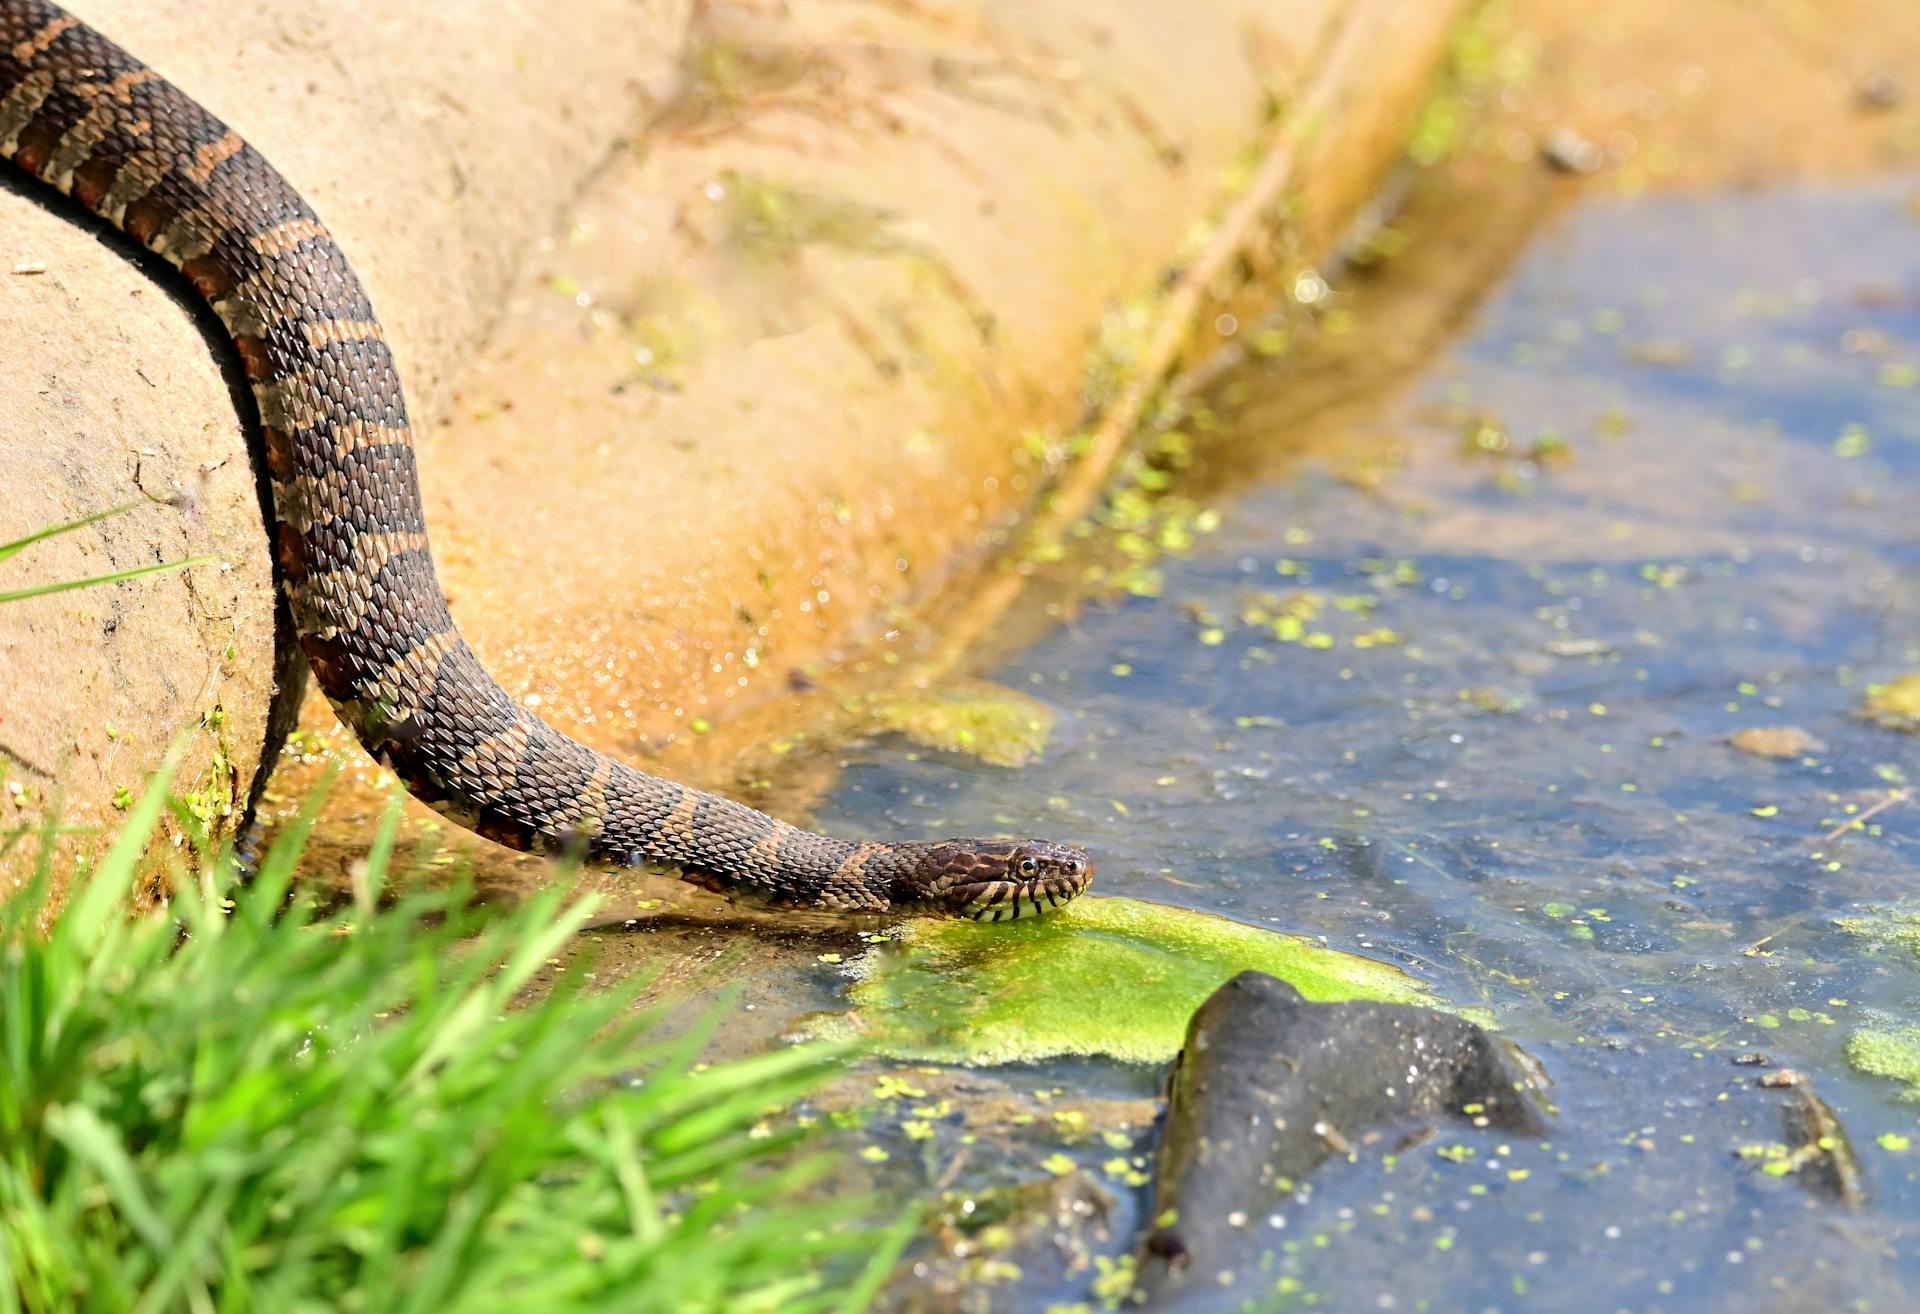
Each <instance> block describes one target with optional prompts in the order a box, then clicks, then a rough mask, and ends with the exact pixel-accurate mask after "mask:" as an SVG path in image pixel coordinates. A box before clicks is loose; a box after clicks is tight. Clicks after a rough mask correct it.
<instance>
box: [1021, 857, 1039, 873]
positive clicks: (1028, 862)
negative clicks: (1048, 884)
mask: <svg viewBox="0 0 1920 1314" xmlns="http://www.w3.org/2000/svg"><path fill="white" fill-rule="evenodd" d="M1039 870H1040V864H1039V863H1037V862H1035V861H1034V860H1033V859H1032V858H1022V859H1020V874H1021V875H1022V876H1031V875H1033V874H1034V873H1035V872H1037V871H1039Z"/></svg>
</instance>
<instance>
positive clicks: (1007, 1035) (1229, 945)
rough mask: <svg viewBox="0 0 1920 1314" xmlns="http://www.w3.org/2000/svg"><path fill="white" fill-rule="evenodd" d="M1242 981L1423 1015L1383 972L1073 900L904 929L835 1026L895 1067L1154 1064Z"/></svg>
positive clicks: (870, 966) (1270, 935) (1402, 984)
mask: <svg viewBox="0 0 1920 1314" xmlns="http://www.w3.org/2000/svg"><path fill="white" fill-rule="evenodd" d="M1248 969H1252V970H1254V971H1260V972H1267V973H1270V974H1272V975H1274V976H1277V977H1279V978H1281V979H1282V980H1285V981H1288V982H1291V983H1292V984H1293V986H1294V987H1295V988H1296V989H1298V990H1299V991H1300V993H1301V994H1303V995H1305V996H1306V997H1307V998H1308V999H1312V1000H1333V999H1374V1000H1383V1001H1386V1002H1388V1003H1404V1004H1429V1005H1430V1004H1432V1003H1434V1000H1433V998H1432V997H1431V996H1430V995H1429V994H1428V993H1427V991H1426V989H1425V988H1424V987H1423V986H1422V985H1421V983H1420V982H1419V981H1417V980H1416V979H1415V978H1413V977H1411V976H1409V975H1407V974H1406V973H1405V972H1402V971H1401V970H1400V969H1399V968H1397V967H1393V966H1391V965H1389V964H1386V963H1380V962H1375V961H1374V960H1372V959H1370V958H1360V957H1358V956H1356V955H1353V954H1344V953H1340V952H1337V951H1335V950H1332V949H1328V948H1325V947H1324V946H1322V945H1320V944H1319V943H1317V942H1315V941H1312V940H1308V939H1304V938H1302V937H1299V936H1292V935H1280V934H1277V933H1275V932H1273V931H1264V930H1261V929H1259V928H1258V927H1253V926H1247V925H1244V924H1242V923H1240V922H1234V921H1229V920H1227V919H1226V918H1224V917H1214V916H1211V915H1209V914H1207V913H1198V912H1190V911H1187V910H1186V909H1182V908H1170V907H1164V906H1161V905H1159V904H1151V903H1142V902H1140V901H1139V900H1135V899H1102V898H1082V899H1079V900H1078V901H1076V902H1075V903H1073V904H1071V905H1069V906H1068V907H1067V908H1065V909H1062V910H1061V911H1060V912H1058V913H1055V914H1052V915H1049V916H1046V917H1042V918H1039V919H1037V920H1035V921H1031V922H1026V921H1021V922H1000V923H996V924H994V925H981V924H979V923H976V922H968V921H957V920H953V921H938V920H926V921H918V922H914V923H912V924H910V925H909V926H907V927H906V928H905V931H904V934H903V935H902V937H901V938H900V939H898V940H896V941H894V942H891V943H889V944H887V945H883V946H878V947H876V948H874V949H873V950H870V951H869V952H868V954H867V955H866V956H865V957H864V958H863V959H862V960H861V961H860V962H859V963H858V964H857V965H856V971H857V972H858V973H859V974H860V979H859V980H858V981H857V982H856V983H855V984H854V986H853V987H852V989H851V990H850V991H849V997H850V999H851V1001H852V1003H853V1006H854V1007H853V1012H852V1015H851V1016H850V1017H849V1018H845V1019H843V1021H844V1022H845V1023H846V1024H848V1025H851V1027H852V1028H853V1029H855V1030H856V1031H858V1032H859V1033H860V1034H861V1035H862V1036H863V1037H865V1038H866V1039H867V1040H869V1041H870V1042H871V1043H873V1044H875V1045H876V1046H877V1047H878V1048H879V1050H880V1051H881V1052H882V1053H884V1054H887V1055H890V1056H892V1057H895V1058H901V1059H907V1060H915V1061H932V1062H945V1063H965V1064H994V1063H1018V1062H1024V1061H1029V1060H1035V1059H1043V1058H1051V1057H1055V1056H1058V1055H1064V1054H1086V1055H1093V1054H1104V1055H1108V1056H1110V1057H1112V1058H1117V1059H1120V1060H1122V1061H1124V1062H1129V1063H1161V1062H1165V1061H1167V1060H1168V1059H1171V1058H1172V1057H1173V1056H1174V1055H1175V1054H1176V1053H1177V1052H1178V1051H1179V1049H1180V1045H1181V1042H1182V1041H1183V1040H1184V1039H1185V1037H1186V1030H1187V1019H1188V1018H1189V1017H1191V1016H1192V1014H1193V1010H1194V1009H1196V1008H1198V1007H1199V1006H1200V1004H1201V1002H1202V1001H1203V1000H1205V999H1206V997H1207V996H1208V995H1209V994H1211V993H1212V992H1213V991H1214V990H1215V989H1217V988H1218V987H1219V986H1220V985H1221V984H1223V983H1224V982H1226V981H1227V980H1228V979H1229V978H1230V977H1232V976H1233V975H1234V974H1235V973H1237V972H1241V971H1244V970H1248ZM829 1029H831V1028H829Z"/></svg>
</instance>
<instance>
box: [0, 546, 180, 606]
mask: <svg viewBox="0 0 1920 1314" xmlns="http://www.w3.org/2000/svg"><path fill="white" fill-rule="evenodd" d="M212 560H213V558H212V557H209V556H199V557H186V558H183V559H182V560H179V561H162V562H159V563H157V564H155V565H151V566H135V567H134V568H133V569H131V570H116V571H114V572H113V573H112V574H110V575H91V576H89V577H87V578H86V579H63V580H59V581H56V582H55V583H52V584H35V585H33V586H31V587H30V588H24V589H12V590H9V591H6V592H0V603H8V602H25V601H26V600H27V599H28V598H44V597H46V596H47V595H48V594H49V593H65V592H66V591H67V590H69V589H88V588H92V587H93V586H94V585H96V584H118V583H120V582H121V581H123V580H129V579H139V578H140V577H141V576H142V575H158V574H159V573H160V572H162V571H166V570H185V569H186V568H187V567H189V566H204V565H206V564H207V563H208V562H209V561H212Z"/></svg>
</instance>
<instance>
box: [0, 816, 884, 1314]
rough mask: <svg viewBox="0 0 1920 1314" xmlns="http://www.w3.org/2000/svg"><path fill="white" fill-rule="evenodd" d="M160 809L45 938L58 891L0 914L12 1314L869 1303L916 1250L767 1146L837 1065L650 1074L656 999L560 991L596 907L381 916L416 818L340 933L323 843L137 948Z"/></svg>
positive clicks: (430, 910) (123, 839)
mask: <svg viewBox="0 0 1920 1314" xmlns="http://www.w3.org/2000/svg"><path fill="white" fill-rule="evenodd" d="M164 793H165V790H164V788H163V786H162V785H160V784H159V783H155V784H153V785H151V786H150V787H149V788H148V789H147V790H146V792H145V794H144V795H143V796H142V797H141V799H140V800H139V801H138V802H137V803H135V804H134V806H133V808H132V809H131V811H130V813H129V816H128V821H127V825H126V827H125V828H124V830H123V831H122V833H121V834H120V835H119V836H118V838H117V840H116V842H115V843H114V845H113V846H112V849H111V851H110V852H109V853H108V854H107V855H106V857H105V858H104V859H103V860H102V861H101V862H100V863H99V864H98V866H97V867H96V868H95V869H94V870H93V871H92V872H91V873H90V874H86V875H84V876H76V879H75V882H74V886H73V892H72V895H71V897H70V899H69V901H68V903H67V905H66V907H65V909H64V910H63V912H62V913H61V915H60V916H59V918H58V920H57V921H55V922H54V923H53V926H52V929H51V930H50V931H49V932H47V933H46V934H44V935H43V934H40V933H39V932H38V931H37V930H36V927H37V926H38V925H40V924H41V919H42V918H43V916H44V914H45V913H46V911H47V910H46V909H45V907H44V906H43V905H44V903H45V895H44V891H45V889H46V888H47V887H48V885H49V882H48V880H47V877H48V874H49V873H48V871H47V870H46V869H47V867H48V866H49V865H50V863H51V859H50V858H47V859H43V860H42V862H41V864H40V868H41V869H40V871H39V872H38V874H37V876H36V878H35V880H34V882H33V883H32V884H31V885H29V886H28V887H27V888H26V889H23V890H21V891H19V892H16V893H15V894H14V895H13V896H12V897H11V898H10V899H8V900H7V901H6V902H5V903H4V904H0V1311H29V1312H31V1314H41V1312H50V1311H56V1310H59V1311H65V1310H137V1311H154V1312H158V1311H171V1310H187V1311H215V1310H219V1311H240V1310H271V1311H274V1312H275V1314H294V1312H297V1311H322V1310H324V1311H336V1310H344V1311H355V1310H365V1311H377V1312H379V1314H387V1312H389V1311H393V1312H399V1311H410V1310H419V1311H436V1312H439V1311H490V1310H501V1311H507V1310H514V1311H521V1310H542V1311H567V1310H584V1309H588V1308H593V1309H612V1308H618V1309H620V1310H623V1311H649V1310H660V1311H668V1310H672V1311H676V1312H678V1311H707V1310H712V1311H721V1310H727V1311H733V1310H747V1311H752V1310H765V1311H773V1310H779V1311H826V1310H853V1309H857V1308H859V1307H860V1306H862V1305H863V1304H864V1303H865V1301H866V1299H867V1298H868V1297H869V1296H870V1294H871V1290H872V1288H873V1287H874V1286H875V1285H877V1283H878V1281H879V1279H880V1276H881V1274H882V1273H883V1272H884V1269H885V1266H886V1264H887V1262H888V1261H889V1260H890V1258H891V1256H892V1255H893V1254H894V1253H897V1249H898V1246H899V1244H900V1243H901V1241H902V1240H903V1239H904V1238H903V1236H902V1235H901V1233H900V1231H899V1228H898V1227H895V1228H892V1229H889V1230H887V1231H886V1232H885V1233H884V1234H883V1233H880V1232H878V1231H876V1230H874V1229H872V1228H870V1227H869V1226H867V1222H868V1215H867V1213H866V1209H867V1206H866V1204H865V1203H864V1202H861V1201H849V1200H841V1201H837V1202H828V1203H816V1204H811V1205H803V1204H800V1203H796V1202H795V1201H794V1199H793V1196H794V1194H795V1193H796V1192H798V1191H801V1190H802V1189H803V1188H805V1187H806V1186H807V1185H808V1184H809V1183H810V1182H812V1181H814V1180H815V1179H816V1178H817V1176H818V1174H819V1173H820V1171H821V1170H822V1168H823V1167H824V1161H823V1159H822V1157H821V1156H820V1155H818V1154H816V1153H811V1152H808V1151H806V1150H805V1149H804V1147H800V1146H798V1145H796V1144H795V1141H796V1138H797V1137H798V1136H800V1135H801V1133H799V1132H797V1131H791V1130H785V1131H783V1130H769V1123H770V1122H771V1123H773V1124H775V1125H777V1124H779V1123H780V1122H781V1121H782V1120H781V1119H778V1118H770V1116H769V1115H772V1114H774V1113H775V1111H776V1110H779V1109H781V1108H783V1107H784V1106H786V1105H788V1104H789V1103H791V1102H792V1101H793V1100H795V1099H797V1098H798V1097H800V1096H802V1095H804V1094H805V1093H806V1092H807V1091H808V1090H810V1089H811V1088H812V1087H813V1086H814V1085H816V1084H817V1083H818V1082H819V1081H820V1080H822V1079H823V1078H824V1077H825V1076H826V1075H828V1073H829V1072H830V1071H831V1070H832V1068H833V1067H835V1066H836V1065H837V1063H838V1061H839V1059H840V1058H841V1057H842V1055H841V1053H840V1052H839V1051H836V1050H834V1049H832V1048H830V1047H823V1046H810V1047H802V1048H793V1049H784V1050H780V1051H776V1052H771V1053H768V1054H765V1055H761V1056H758V1057H755V1058H752V1059H747V1060H742V1061H737V1062H730V1063H725V1064H718V1065H714V1066H711V1067H705V1066H703V1065H700V1064H699V1063H698V1061H697V1060H698V1056H699V1051H700V1049H701V1047H702V1046H703V1045H704V1042H705V1033H697V1034H694V1035H691V1036H688V1037H683V1038H681V1039H678V1040H676V1041H674V1042H673V1043H671V1044H649V1043H648V1042H647V1040H646V1036H645V1029H646V1026H647V1019H646V1018H644V1017H639V1016H636V1014H635V1011H634V1009H633V1007H632V1005H633V1000H634V995H635V992H636V990H638V989H639V988H640V984H639V983H633V984H629V985H623V986H620V987H616V988H614V989H611V990H607V991H604V992H599V993H592V994H589V993H586V992H585V991H583V990H582V989H580V987H579V977H578V974H577V973H569V972H555V971H554V970H553V969H552V967H551V964H553V963H554V962H555V961H556V959H557V957H558V956H559V955H561V954H562V953H563V951H564V950H565V949H566V948H567V947H568V946H569V942H570V940H571V938H572V937H573V936H574V935H575V933H576V932H577V931H578V930H579V929H580V927H581V926H582V925H583V924H584V923H585V922H586V920H587V918H588V917H589V915H590V914H591V912H592V901H591V900H585V899H583V900H577V901H572V902H568V901H567V900H566V898H565V896H564V895H563V894H562V893H561V892H558V891H549V892H547V893H545V894H543V895H541V896H539V897H537V898H535V899H532V900H530V901H528V902H527V903H526V904H525V905H523V906H522V907H520V908H518V909H517V910H514V911H511V912H509V913H505V914H494V915H489V914H488V913H486V912H484V911H481V910H478V909H476V908H474V907H472V906H471V904H470V902H469V901H468V900H467V899H466V898H465V897H464V896H463V895H462V894H461V893H460V892H459V891H444V890H443V891H437V892H431V893H419V894H406V895H403V896H401V897H400V898H398V899H397V900H395V901H394V902H392V903H391V904H390V905H389V906H386V907H384V908H381V907H377V906H376V902H377V899H378V892H379V888H380V884H381V880H382V877H383V875H384V874H385V872H386V869H387V866H388V864H389V860H390V857H391V855H392V853H393V850H394V840H395V835H396V832H397V826H398V814H397V813H394V814H390V815H389V816H388V818H387V819H386V821H385V823H384V824H383V826H382V827H381V829H380V830H379V832H378V834H377V836H376V840H375V843H374V845H373V849H372V852H371V853H370V855H369V859H368V863H367V866H368V875H367V879H366V880H365V881H363V882H361V883H360V886H359V889H358V897H357V898H356V899H355V900H354V901H353V902H352V903H351V904H349V905H348V906H346V907H344V908H340V909H337V910H332V911H329V910H326V909H323V908H321V907H319V906H317V905H316V904H315V902H314V901H312V900H311V899H309V898H307V897H305V896H304V895H302V894H301V893H300V892H298V891H297V890H296V889H295V883H294V871H295V867H296V864H297V862H298V859H299V853H300V849H301V845H302V843H303V841H304V839H305V834H306V823H307V820H308V819H309V818H310V816H311V810H309V813H308V814H307V817H303V819H302V820H301V821H300V822H298V823H296V824H295V825H293V826H290V827H289V828H288V829H287V831H286V832H284V833H283V835H282V836H281V838H280V839H279V841H278V842H277V843H276V845H275V846H274V848H273V849H272V850H271V851H270V852H269V854H268V856H267V857H266V859H265V860H264V861H263V863H262V864H261V870H260V871H259V873H258V876H257V877H256V879H255V880H254V881H253V883H252V884H251V885H250V886H249V887H248V888H245V889H239V888H236V887H235V885H234V881H233V878H232V874H231V864H215V866H214V868H213V870H214V871H215V872H216V874H215V875H214V876H212V877H209V878H206V879H204V880H200V881H197V882H195V881H191V880H183V881H181V882H180V888H179V890H178V892H177V893H176V894H175V896H174V897H173V899H172V901H171V903H170V905H169V906H168V907H167V908H166V909H163V910H162V911H161V912H159V913H156V914H154V915H150V916H147V917H143V918H139V919H129V917H128V916H127V914H126V898H127V894H128V891H129V889H130V887H131V885H132V883H133V881H134V879H135V875H136V869H137V867H138V865H139V861H140V857H141V853H142V851H143V848H144V845H145V840H146V837H147V836H148V835H149V834H150V833H151V831H152V829H153V827H154V824H155V822H156V821H157V819H158V817H159V814H160V811H161V808H162V806H163V803H164ZM47 851H48V852H51V846H48V849H47ZM229 896H230V897H229ZM549 975H552V976H556V977H557V979H556V980H554V981H553V982H552V984H551V988H550V989H549V990H548V991H547V992H546V993H545V994H544V995H543V996H542V997H541V998H540V999H538V1000H537V1001H535V1002H532V1003H527V1004H524V1005H516V999H517V997H519V996H521V995H522V993H523V991H524V989H525V987H526V986H528V984H529V983H530V982H533V981H535V979H536V977H541V978H544V977H546V976H549ZM542 983H543V984H544V980H543V981H542ZM902 1225H904V1224H902Z"/></svg>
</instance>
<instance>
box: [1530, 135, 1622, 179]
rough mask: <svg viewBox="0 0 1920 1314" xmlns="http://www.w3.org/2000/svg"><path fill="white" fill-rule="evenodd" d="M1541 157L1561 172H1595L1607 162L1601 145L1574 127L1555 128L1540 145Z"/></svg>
mask: <svg viewBox="0 0 1920 1314" xmlns="http://www.w3.org/2000/svg"><path fill="white" fill-rule="evenodd" d="M1540 158H1541V159H1543V160H1545V161H1546V162H1547V164H1548V166H1549V167H1551V168H1554V169H1557V170H1559V171H1560V172H1561V173H1594V172H1596V171H1597V170H1598V169H1599V168H1600V166H1601V164H1602V163H1604V162H1605V158H1606V157H1605V153H1604V152H1603V151H1601V149H1600V147H1599V145H1598V144H1597V143H1595V142H1593V141H1590V140H1588V139H1587V138H1586V137H1585V136H1583V135H1581V134H1580V132H1578V131H1577V130H1575V129H1573V128H1555V129H1554V130H1553V131H1552V132H1551V133H1549V134H1548V136H1547V139H1546V141H1545V142H1543V143H1541V146H1540Z"/></svg>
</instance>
